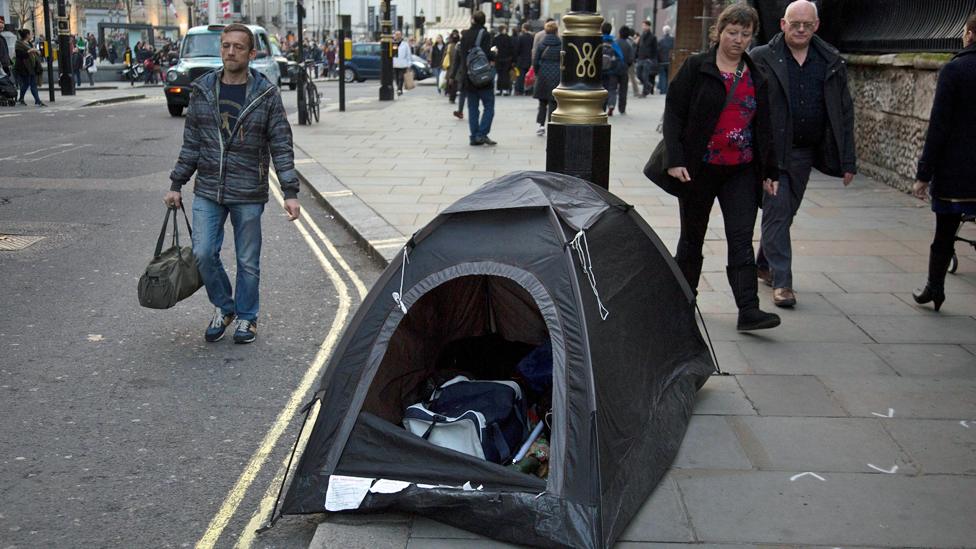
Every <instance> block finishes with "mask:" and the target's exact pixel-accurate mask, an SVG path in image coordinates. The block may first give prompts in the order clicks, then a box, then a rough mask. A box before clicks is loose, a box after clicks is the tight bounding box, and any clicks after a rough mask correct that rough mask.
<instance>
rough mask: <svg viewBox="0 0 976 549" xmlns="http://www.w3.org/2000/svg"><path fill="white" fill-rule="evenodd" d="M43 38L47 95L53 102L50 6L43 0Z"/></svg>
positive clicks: (52, 52)
mask: <svg viewBox="0 0 976 549" xmlns="http://www.w3.org/2000/svg"><path fill="white" fill-rule="evenodd" d="M44 40H45V41H46V42H47V48H45V50H46V51H45V54H46V55H45V57H47V95H48V100H49V101H50V102H52V103H54V51H53V49H54V48H53V46H54V44H53V43H52V42H51V6H50V5H49V4H48V1H47V0H44Z"/></svg>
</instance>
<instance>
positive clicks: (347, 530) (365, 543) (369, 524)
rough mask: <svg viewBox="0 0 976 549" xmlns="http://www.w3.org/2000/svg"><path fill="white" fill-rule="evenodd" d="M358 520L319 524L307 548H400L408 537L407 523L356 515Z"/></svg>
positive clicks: (404, 544)
mask: <svg viewBox="0 0 976 549" xmlns="http://www.w3.org/2000/svg"><path fill="white" fill-rule="evenodd" d="M357 518H358V519H360V520H352V521H342V522H335V521H325V522H321V523H319V525H318V527H316V529H315V534H314V535H313V536H312V541H311V542H310V543H309V545H308V547H309V549H334V548H336V547H342V548H344V549H403V548H404V547H406V546H407V540H408V538H409V537H410V523H409V522H408V521H407V520H403V521H398V522H394V521H390V520H385V519H382V518H381V519H379V520H376V519H372V520H371V519H370V518H369V517H368V516H358V517H357Z"/></svg>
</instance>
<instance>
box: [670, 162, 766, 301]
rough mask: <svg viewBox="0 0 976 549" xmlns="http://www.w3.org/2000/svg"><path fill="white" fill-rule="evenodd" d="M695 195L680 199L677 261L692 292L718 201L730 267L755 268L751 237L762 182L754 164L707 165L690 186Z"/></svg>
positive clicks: (696, 282) (699, 271)
mask: <svg viewBox="0 0 976 549" xmlns="http://www.w3.org/2000/svg"><path fill="white" fill-rule="evenodd" d="M688 185H691V186H692V187H693V188H694V189H695V192H694V193H692V194H691V196H689V197H688V198H679V199H678V208H679V211H680V214H681V236H680V237H679V239H678V252H677V254H676V255H675V260H676V261H677V262H678V265H679V266H680V267H681V270H682V272H683V273H685V277H686V278H687V279H688V283H689V285H691V286H692V289H696V288H697V285H698V279H699V277H700V276H701V266H702V261H703V259H704V258H703V257H702V247H703V246H704V245H705V232H706V231H707V230H708V217H709V214H710V213H711V211H712V204H713V203H714V202H715V199H716V198H718V203H719V206H720V207H721V208H722V217H723V219H724V220H725V240H726V243H727V245H728V265H729V267H746V266H750V265H755V264H756V257H755V254H754V252H753V249H752V234H753V230H754V228H755V225H756V214H757V212H758V210H759V196H760V192H759V181H758V180H757V179H756V174H755V169H754V168H753V166H752V164H745V165H740V166H714V165H711V164H706V165H705V168H704V169H703V170H702V172H701V173H700V174H698V176H697V177H696V178H695V179H693V180H692V181H691V183H688Z"/></svg>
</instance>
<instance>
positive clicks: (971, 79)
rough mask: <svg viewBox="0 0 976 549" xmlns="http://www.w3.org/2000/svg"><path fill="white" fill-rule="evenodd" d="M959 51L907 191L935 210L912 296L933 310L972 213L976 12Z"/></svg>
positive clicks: (944, 75) (975, 194) (975, 211)
mask: <svg viewBox="0 0 976 549" xmlns="http://www.w3.org/2000/svg"><path fill="white" fill-rule="evenodd" d="M962 45H963V49H962V51H960V52H959V53H957V54H956V55H955V56H954V57H953V58H952V60H951V61H949V62H948V63H946V65H945V66H944V67H942V70H941V71H939V80H938V84H937V85H936V88H935V99H934V100H933V102H932V113H931V115H930V116H929V129H928V132H927V133H926V135H925V146H924V148H923V149H922V157H921V158H919V160H918V172H917V174H916V176H915V179H916V181H915V184H914V186H913V188H912V192H913V193H914V194H915V196H916V197H918V198H923V199H924V198H925V195H926V194H928V195H930V196H931V198H932V211H933V212H935V239H934V240H933V241H932V245H931V246H930V247H929V277H928V280H927V281H926V282H925V286H924V287H922V288H919V289H917V290H915V292H913V294H912V297H914V298H915V302H916V303H919V304H924V303H929V302H931V303H932V305H933V307H935V310H936V311H938V310H939V309H940V308H941V307H942V303H943V302H944V301H945V277H946V271H947V270H948V269H949V263H950V262H951V261H952V256H953V255H954V253H955V245H956V232H957V231H958V230H959V224H960V223H961V222H962V217H963V216H964V215H968V216H972V215H976V164H974V163H973V152H974V151H976V131H974V128H976V103H974V101H973V97H976V13H973V14H972V15H970V16H969V18H968V19H966V23H965V25H964V27H963V31H962Z"/></svg>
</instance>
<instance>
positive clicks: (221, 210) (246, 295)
mask: <svg viewBox="0 0 976 549" xmlns="http://www.w3.org/2000/svg"><path fill="white" fill-rule="evenodd" d="M262 213H264V204H260V203H259V204H218V203H216V202H214V201H213V200H210V199H208V198H204V197H202V196H196V195H195V196H194V197H193V229H194V230H193V255H194V256H195V257H196V258H197V267H198V268H199V269H200V276H201V277H202V278H203V284H204V285H205V286H206V287H207V296H208V297H209V298H210V302H211V303H213V304H214V306H215V307H220V310H221V311H222V312H223V313H224V314H229V313H237V318H239V319H241V320H251V321H254V320H257V318H258V283H259V282H260V279H261V214H262ZM228 214H230V223H231V225H232V226H233V227H234V248H235V250H236V252H237V291H236V292H234V291H233V289H232V288H231V286H230V279H229V278H228V277H227V271H225V270H224V265H223V263H221V262H220V247H221V245H223V243H224V223H225V222H226V221H227V215H228ZM232 296H233V297H232Z"/></svg>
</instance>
